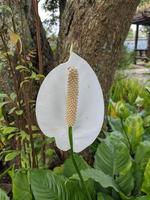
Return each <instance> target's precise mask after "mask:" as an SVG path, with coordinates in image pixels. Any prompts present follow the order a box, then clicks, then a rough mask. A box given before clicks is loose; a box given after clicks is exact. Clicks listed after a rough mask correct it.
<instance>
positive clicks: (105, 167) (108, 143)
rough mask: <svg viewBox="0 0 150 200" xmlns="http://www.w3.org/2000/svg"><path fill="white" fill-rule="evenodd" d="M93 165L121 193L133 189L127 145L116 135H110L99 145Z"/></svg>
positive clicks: (127, 193)
mask: <svg viewBox="0 0 150 200" xmlns="http://www.w3.org/2000/svg"><path fill="white" fill-rule="evenodd" d="M94 165H95V168H96V169H98V170H101V171H103V172H104V173H105V174H107V175H109V176H110V177H111V178H113V179H114V181H115V183H116V184H117V185H119V188H120V190H121V191H122V192H124V193H125V194H126V195H129V194H130V193H131V191H132V189H133V187H134V180H133V175H132V159H131V157H130V154H129V149H128V147H127V145H126V144H125V143H124V142H122V140H121V138H120V137H118V135H117V134H116V135H115V134H113V133H112V134H111V135H110V136H107V138H106V139H104V140H103V141H102V142H101V143H100V144H99V147H98V149H97V152H96V155H95V164H94Z"/></svg>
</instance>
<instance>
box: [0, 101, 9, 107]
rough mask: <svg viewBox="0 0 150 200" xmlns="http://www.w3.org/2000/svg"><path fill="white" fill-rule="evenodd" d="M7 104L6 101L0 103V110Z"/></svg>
mask: <svg viewBox="0 0 150 200" xmlns="http://www.w3.org/2000/svg"><path fill="white" fill-rule="evenodd" d="M8 103H9V102H8V101H5V102H1V103H0V108H3V106H5V105H6V104H8Z"/></svg>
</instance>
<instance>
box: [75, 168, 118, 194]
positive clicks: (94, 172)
mask: <svg viewBox="0 0 150 200" xmlns="http://www.w3.org/2000/svg"><path fill="white" fill-rule="evenodd" d="M81 173H82V176H83V178H84V180H85V181H87V180H88V179H92V180H94V181H95V182H97V183H99V184H100V185H101V186H102V187H103V188H108V187H112V188H113V189H114V190H116V191H117V192H119V190H118V188H117V185H116V183H115V182H114V180H113V178H112V177H111V176H109V175H106V174H105V173H104V172H102V171H101V170H98V169H92V168H91V169H86V170H82V171H81ZM71 179H79V176H78V175H77V174H75V175H73V176H72V177H71Z"/></svg>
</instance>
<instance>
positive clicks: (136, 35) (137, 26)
mask: <svg viewBox="0 0 150 200" xmlns="http://www.w3.org/2000/svg"><path fill="white" fill-rule="evenodd" d="M138 37H139V24H136V33H135V46H134V52H135V59H134V64H136V52H137V45H138Z"/></svg>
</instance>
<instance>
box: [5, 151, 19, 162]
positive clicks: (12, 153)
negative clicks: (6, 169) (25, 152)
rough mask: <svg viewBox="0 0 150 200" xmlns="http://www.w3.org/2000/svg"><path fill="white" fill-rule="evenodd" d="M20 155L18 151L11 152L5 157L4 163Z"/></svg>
mask: <svg viewBox="0 0 150 200" xmlns="http://www.w3.org/2000/svg"><path fill="white" fill-rule="evenodd" d="M19 154H20V151H15V150H14V151H13V152H11V153H8V154H7V155H6V156H5V162H8V161H10V160H13V159H15V158H16V157H17V156H18V155H19Z"/></svg>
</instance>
